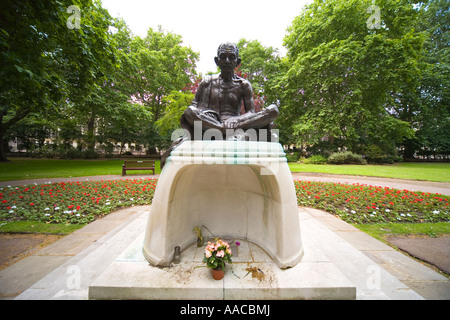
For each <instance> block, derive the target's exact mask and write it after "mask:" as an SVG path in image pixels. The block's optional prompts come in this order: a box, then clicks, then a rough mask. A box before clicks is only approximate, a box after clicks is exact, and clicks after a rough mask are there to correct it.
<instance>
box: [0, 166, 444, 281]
mask: <svg viewBox="0 0 450 320" xmlns="http://www.w3.org/2000/svg"><path fill="white" fill-rule="evenodd" d="M292 176H293V178H294V179H300V180H311V181H323V182H341V183H350V184H352V183H360V184H368V185H377V186H387V187H391V188H396V189H408V190H415V191H424V192H432V193H440V194H446V195H450V183H440V182H426V181H415V180H400V179H390V178H378V177H361V176H347V175H330V174H322V173H306V172H305V173H303V172H302V173H293V174H292ZM149 177H150V178H158V177H159V175H143V176H142V175H127V176H125V177H122V176H120V175H107V176H93V177H75V178H47V179H36V180H21V181H7V182H0V187H1V186H16V185H27V184H33V183H37V184H42V183H55V182H62V181H68V180H71V181H82V180H106V179H140V178H149ZM57 239H58V237H53V238H52V237H49V236H40V237H36V236H32V235H21V236H20V237H17V238H16V239H15V240H11V238H10V239H8V238H7V237H6V236H2V237H0V270H1V269H2V268H4V267H5V266H7V265H10V264H11V263H14V262H16V261H18V260H20V259H21V258H23V257H26V256H28V255H30V254H32V253H33V252H34V251H35V250H38V249H39V248H41V247H43V246H45V245H46V244H49V243H51V242H53V241H56V240H57ZM387 240H388V241H389V242H390V243H391V244H393V245H395V246H396V247H398V248H399V249H401V250H403V251H404V252H407V253H408V254H410V255H411V256H413V257H416V258H418V259H420V260H423V261H425V262H427V263H429V264H431V265H433V266H436V267H437V268H438V269H440V270H441V271H444V272H445V273H447V274H450V250H449V249H450V237H438V238H430V237H390V238H388V239H387Z"/></svg>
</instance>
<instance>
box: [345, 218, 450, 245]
mask: <svg viewBox="0 0 450 320" xmlns="http://www.w3.org/2000/svg"><path fill="white" fill-rule="evenodd" d="M352 225H353V226H355V227H357V228H358V229H360V230H361V231H364V232H365V233H367V234H369V235H370V236H372V237H374V238H376V239H378V240H380V241H383V242H386V239H385V238H386V237H387V236H406V235H416V236H421V235H426V236H429V237H433V238H434V237H437V236H440V235H444V234H450V223H448V222H435V223H372V224H352Z"/></svg>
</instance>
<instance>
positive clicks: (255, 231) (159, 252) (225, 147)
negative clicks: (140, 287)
mask: <svg viewBox="0 0 450 320" xmlns="http://www.w3.org/2000/svg"><path fill="white" fill-rule="evenodd" d="M201 225H205V226H206V227H207V228H208V229H209V230H211V232H213V233H214V234H215V235H216V236H225V235H228V236H233V237H235V238H244V239H247V240H248V241H251V242H254V243H255V244H257V245H259V246H260V247H262V248H263V249H264V250H265V251H266V252H267V253H268V254H269V256H270V257H271V258H272V259H273V260H274V262H275V263H276V264H277V265H278V266H279V267H280V268H287V267H292V266H295V265H296V264H297V263H298V262H299V261H300V260H301V258H302V256H303V247H302V243H301V237H300V225H299V219H298V207H297V198H296V194H295V188H294V182H293V179H292V175H291V173H290V170H289V167H288V165H287V161H286V157H285V154H284V152H283V149H282V147H281V145H280V144H279V143H271V142H250V141H185V142H183V143H182V144H181V145H180V146H178V147H177V148H176V149H175V150H174V151H172V153H171V155H170V157H169V158H168V159H167V162H166V164H165V166H164V169H163V171H162V173H161V176H160V178H159V181H158V184H157V187H156V190H155V196H154V199H153V202H152V207H151V211H150V215H149V219H148V224H147V229H146V235H145V239H144V244H143V253H144V256H145V257H146V259H147V260H148V261H149V262H150V263H151V264H153V265H157V266H166V265H168V264H170V262H171V261H172V258H173V253H174V247H175V246H180V247H181V250H183V249H185V248H186V247H188V246H189V245H190V244H192V243H193V242H195V241H196V235H195V233H194V232H193V228H194V227H195V226H201Z"/></svg>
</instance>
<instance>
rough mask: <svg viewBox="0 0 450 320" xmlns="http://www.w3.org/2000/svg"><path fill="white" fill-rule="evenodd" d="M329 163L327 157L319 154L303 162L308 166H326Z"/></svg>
mask: <svg viewBox="0 0 450 320" xmlns="http://www.w3.org/2000/svg"><path fill="white" fill-rule="evenodd" d="M327 161H328V159H327V158H326V157H324V156H321V155H318V154H317V155H314V156H311V157H309V158H307V159H305V160H303V163H306V164H309V163H310V164H325V163H327Z"/></svg>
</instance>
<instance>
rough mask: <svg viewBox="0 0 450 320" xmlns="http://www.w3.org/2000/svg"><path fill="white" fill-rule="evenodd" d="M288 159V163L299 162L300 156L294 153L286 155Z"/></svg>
mask: <svg viewBox="0 0 450 320" xmlns="http://www.w3.org/2000/svg"><path fill="white" fill-rule="evenodd" d="M286 158H287V161H288V162H297V161H298V159H299V158H300V154H299V153H298V152H292V153H291V154H286Z"/></svg>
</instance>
